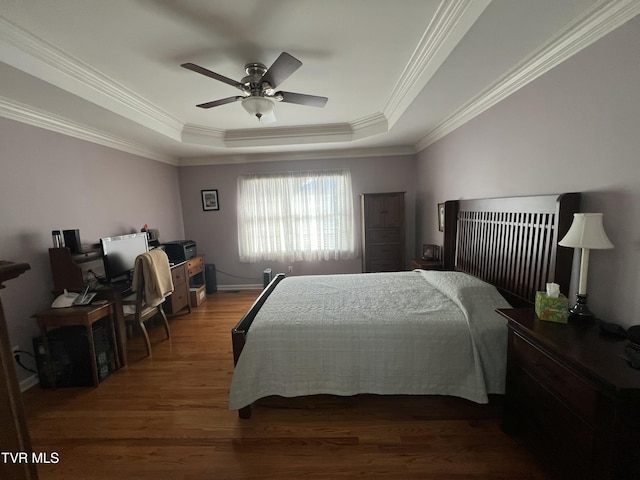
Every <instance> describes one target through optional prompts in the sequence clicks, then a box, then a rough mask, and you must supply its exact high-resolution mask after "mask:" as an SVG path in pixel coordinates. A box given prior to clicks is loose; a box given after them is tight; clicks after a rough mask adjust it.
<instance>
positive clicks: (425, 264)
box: [409, 258, 442, 270]
mask: <svg viewBox="0 0 640 480" xmlns="http://www.w3.org/2000/svg"><path fill="white" fill-rule="evenodd" d="M409 266H410V267H411V270H415V269H416V268H419V269H421V270H442V261H441V260H422V259H421V258H412V259H411V263H410V264H409Z"/></svg>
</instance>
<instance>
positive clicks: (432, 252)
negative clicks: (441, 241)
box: [422, 245, 440, 260]
mask: <svg viewBox="0 0 640 480" xmlns="http://www.w3.org/2000/svg"><path fill="white" fill-rule="evenodd" d="M422 259H423V260H440V245H422Z"/></svg>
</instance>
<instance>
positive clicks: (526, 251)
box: [444, 193, 580, 306]
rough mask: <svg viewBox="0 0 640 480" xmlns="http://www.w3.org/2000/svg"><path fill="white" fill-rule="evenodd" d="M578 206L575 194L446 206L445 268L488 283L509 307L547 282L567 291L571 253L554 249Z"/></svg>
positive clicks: (522, 302) (530, 299)
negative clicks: (497, 291) (504, 298)
mask: <svg viewBox="0 0 640 480" xmlns="http://www.w3.org/2000/svg"><path fill="white" fill-rule="evenodd" d="M579 207H580V194H579V193H565V194H561V195H538V196H531V197H505V198H489V199H479V200H452V201H448V202H446V203H445V234H444V266H445V269H448V270H454V269H455V270H459V271H463V272H466V273H469V274H471V275H474V276H476V277H478V278H481V279H482V280H485V281H486V282H489V283H491V284H493V285H495V286H496V287H498V289H499V290H500V291H501V292H502V293H503V295H504V296H505V297H506V298H507V300H509V301H510V303H511V304H512V305H514V306H519V305H525V304H527V303H528V302H533V299H534V298H535V292H536V291H537V290H544V289H545V284H546V283H547V282H555V283H558V284H559V285H560V290H561V292H563V293H564V294H565V295H567V293H568V291H569V282H570V280H571V267H572V262H573V249H572V248H564V247H558V240H560V239H561V238H562V237H563V236H564V234H565V233H566V232H567V230H569V227H570V225H571V222H572V220H573V214H574V213H575V212H578V210H579Z"/></svg>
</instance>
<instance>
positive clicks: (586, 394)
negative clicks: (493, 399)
mask: <svg viewBox="0 0 640 480" xmlns="http://www.w3.org/2000/svg"><path fill="white" fill-rule="evenodd" d="M498 312H499V313H500V314H501V315H503V316H504V317H506V318H507V320H508V329H509V344H508V360H507V384H506V395H505V410H504V418H503V429H504V430H505V432H507V433H510V434H516V435H522V436H523V437H524V438H525V439H526V440H527V443H528V444H529V445H530V446H532V447H533V448H534V449H535V450H537V451H538V453H540V454H541V455H542V456H543V457H544V458H545V459H546V460H548V461H549V464H550V465H551V466H552V467H553V468H554V470H556V471H557V472H558V478H569V479H573V478H576V479H577V478H579V479H593V480H596V479H597V480H605V479H638V478H640V461H638V453H639V452H640V370H636V369H633V368H631V367H630V366H629V365H628V363H627V361H626V360H625V359H623V358H622V356H623V355H624V348H625V345H626V344H627V341H626V340H624V339H621V338H620V337H614V336H612V335H610V334H604V333H601V332H600V329H599V328H598V325H597V324H596V323H593V324H591V325H574V324H573V323H569V324H559V323H553V322H547V321H543V320H539V319H538V318H537V317H536V315H535V312H534V310H533V309H502V310H498Z"/></svg>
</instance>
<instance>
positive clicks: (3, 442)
mask: <svg viewBox="0 0 640 480" xmlns="http://www.w3.org/2000/svg"><path fill="white" fill-rule="evenodd" d="M30 268H31V267H30V266H29V265H28V264H27V263H14V262H7V261H4V260H0V290H2V289H3V288H5V286H6V285H4V282H6V281H8V280H11V279H13V278H16V277H18V276H20V275H22V274H23V273H24V272H25V271H27V270H29V269H30ZM0 405H2V406H1V407H0V425H2V434H1V435H0V451H2V452H12V453H13V454H14V455H17V454H18V452H25V454H26V455H28V456H29V459H31V455H32V453H33V449H32V448H31V438H30V436H29V428H28V425H27V416H26V414H25V411H24V406H23V404H22V394H21V393H20V385H19V384H18V378H17V377H16V371H15V361H14V359H13V352H12V351H11V343H10V342H9V330H8V329H7V321H6V319H5V316H4V309H3V307H2V300H1V299H0ZM0 478H11V479H12V480H37V479H38V470H37V466H36V464H35V462H10V461H7V460H5V459H3V460H2V461H0Z"/></svg>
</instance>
